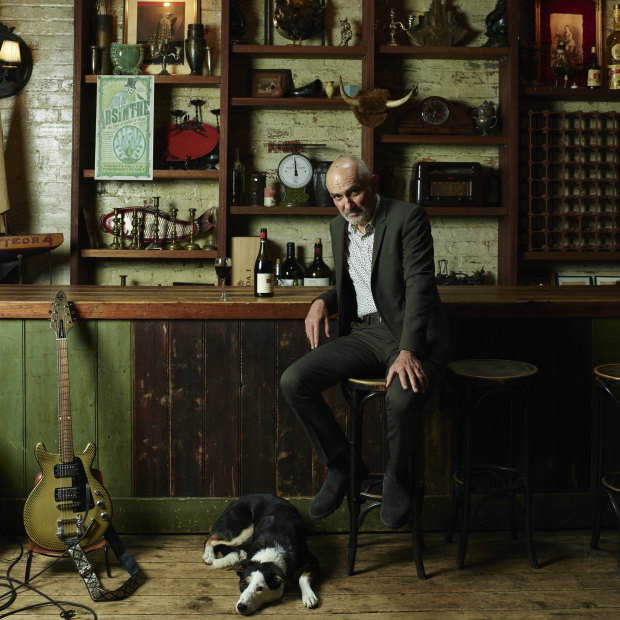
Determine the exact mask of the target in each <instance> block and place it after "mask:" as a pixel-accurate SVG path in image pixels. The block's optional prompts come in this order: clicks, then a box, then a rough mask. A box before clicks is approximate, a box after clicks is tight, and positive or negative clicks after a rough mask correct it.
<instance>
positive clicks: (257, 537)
mask: <svg viewBox="0 0 620 620" xmlns="http://www.w3.org/2000/svg"><path fill="white" fill-rule="evenodd" d="M202 559H203V560H204V561H205V563H206V564H210V565H211V566H213V567H215V568H225V567H234V568H235V570H236V572H237V574H238V575H239V589H240V590H241V597H240V598H239V601H238V602H237V607H236V608H237V611H238V612H239V613H241V614H245V615H247V614H251V613H253V612H255V611H256V610H257V609H258V608H259V607H262V606H263V605H265V604H266V603H269V602H271V601H276V600H278V599H280V598H281V597H282V595H283V594H284V587H285V585H287V584H293V582H294V580H297V582H298V583H299V588H300V590H301V600H302V601H303V603H304V605H305V606H306V607H309V608H312V607H316V606H317V605H318V603H319V599H318V597H317V596H316V594H315V593H314V592H313V590H312V580H313V579H314V577H315V576H316V574H317V573H318V570H319V563H318V560H317V559H316V557H315V556H314V555H312V553H310V551H309V550H308V546H307V544H306V532H305V527H304V522H303V520H302V518H301V516H300V514H299V513H298V512H297V509H296V508H295V507H294V506H293V505H292V504H290V503H289V502H287V501H286V500H285V499H282V498H281V497H277V496H275V495H268V494H260V493H253V494H251V495H245V496H243V497H241V498H240V499H238V500H237V501H235V502H233V503H232V504H230V506H228V507H227V508H226V510H225V511H224V512H223V513H222V515H221V516H220V517H219V518H218V519H217V520H216V521H215V523H214V524H213V529H212V530H211V534H210V535H209V536H208V538H207V540H206V542H205V550H204V554H203V556H202Z"/></svg>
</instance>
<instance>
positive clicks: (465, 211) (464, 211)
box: [424, 204, 508, 217]
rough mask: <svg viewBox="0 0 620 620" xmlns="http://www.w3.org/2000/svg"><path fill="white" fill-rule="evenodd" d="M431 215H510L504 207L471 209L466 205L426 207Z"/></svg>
mask: <svg viewBox="0 0 620 620" xmlns="http://www.w3.org/2000/svg"><path fill="white" fill-rule="evenodd" d="M424 208H425V209H426V212H427V213H428V214H429V215H433V216H440V215H445V216H462V217H472V216H488V217H501V216H504V215H507V214H508V210H507V209H505V208H504V207H495V206H488V207H485V206H484V205H483V206H481V207H469V206H467V205H465V204H457V205H445V206H441V207H424Z"/></svg>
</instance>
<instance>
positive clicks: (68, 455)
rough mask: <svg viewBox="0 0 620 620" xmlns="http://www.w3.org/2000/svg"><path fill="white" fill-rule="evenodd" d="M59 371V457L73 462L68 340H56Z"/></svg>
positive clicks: (66, 461)
mask: <svg viewBox="0 0 620 620" xmlns="http://www.w3.org/2000/svg"><path fill="white" fill-rule="evenodd" d="M56 357H57V369H58V455H59V457H60V460H61V462H63V463H70V462H71V461H73V458H74V455H73V430H72V425H71V395H70V392H69V357H68V355H67V339H66V338H57V339H56Z"/></svg>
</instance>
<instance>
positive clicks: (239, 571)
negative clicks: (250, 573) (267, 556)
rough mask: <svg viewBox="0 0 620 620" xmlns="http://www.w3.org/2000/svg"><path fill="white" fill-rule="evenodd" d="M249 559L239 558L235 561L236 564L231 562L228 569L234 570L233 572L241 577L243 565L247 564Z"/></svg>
mask: <svg viewBox="0 0 620 620" xmlns="http://www.w3.org/2000/svg"><path fill="white" fill-rule="evenodd" d="M249 563H250V562H249V560H241V561H239V562H237V563H236V564H233V565H232V566H229V567H228V570H234V571H235V573H237V575H238V576H239V577H241V575H242V574H243V571H244V570H245V567H246V566H247V565H248V564H249Z"/></svg>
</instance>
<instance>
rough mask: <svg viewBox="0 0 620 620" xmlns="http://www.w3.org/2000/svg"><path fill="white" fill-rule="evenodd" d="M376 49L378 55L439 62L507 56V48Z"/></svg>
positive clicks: (413, 47)
mask: <svg viewBox="0 0 620 620" xmlns="http://www.w3.org/2000/svg"><path fill="white" fill-rule="evenodd" d="M378 49H379V54H385V55H386V56H410V57H412V58H438V59H441V60H500V59H502V58H504V57H506V56H507V55H508V48H507V47H461V46H458V45H451V46H417V45H396V46H392V45H379V48H378Z"/></svg>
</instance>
